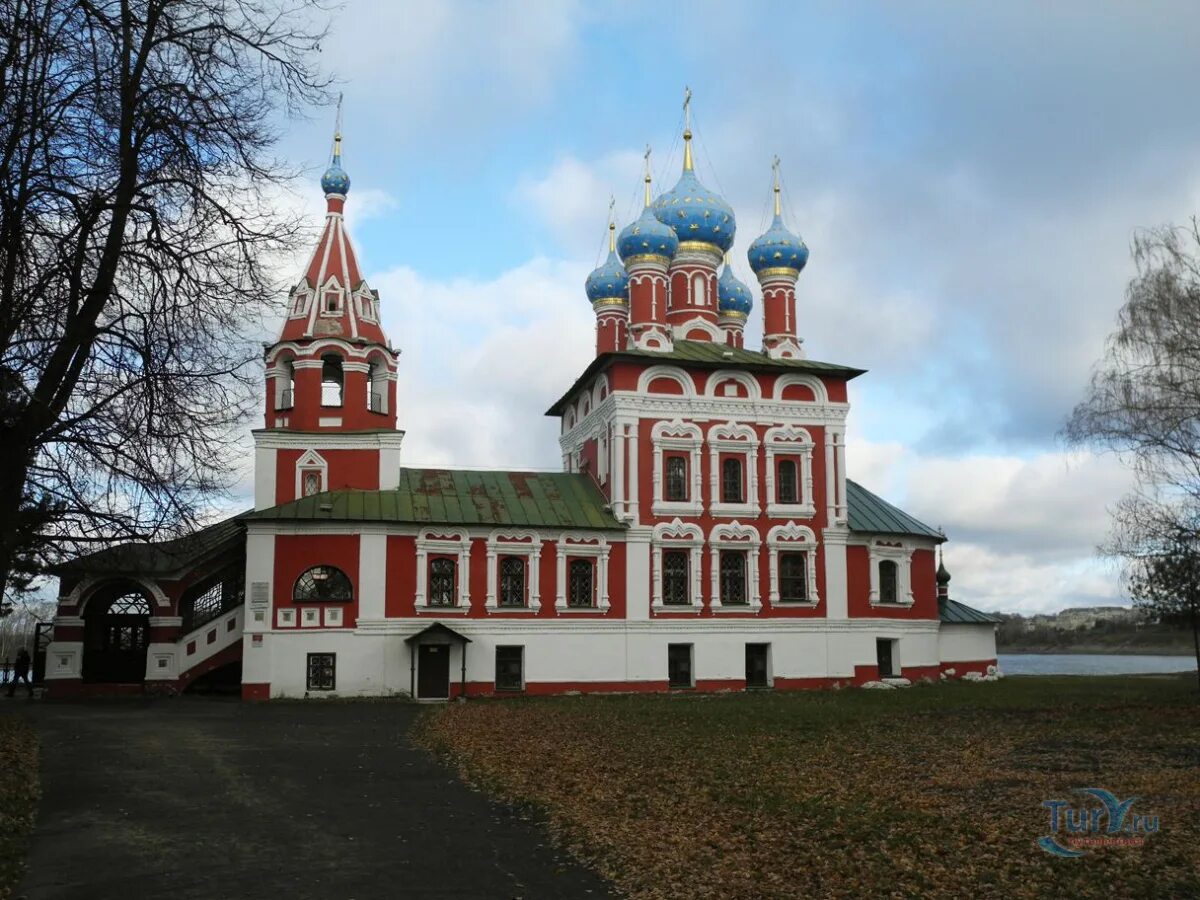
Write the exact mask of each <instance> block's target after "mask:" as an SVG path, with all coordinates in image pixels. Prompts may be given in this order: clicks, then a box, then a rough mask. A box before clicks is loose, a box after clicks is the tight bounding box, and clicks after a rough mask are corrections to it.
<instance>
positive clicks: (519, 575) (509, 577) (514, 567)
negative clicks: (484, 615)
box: [500, 556, 525, 607]
mask: <svg viewBox="0 0 1200 900" xmlns="http://www.w3.org/2000/svg"><path fill="white" fill-rule="evenodd" d="M500 605H501V606H509V607H512V606H524V605H525V560H523V559H521V557H519V556H505V557H504V558H503V559H501V560H500Z"/></svg>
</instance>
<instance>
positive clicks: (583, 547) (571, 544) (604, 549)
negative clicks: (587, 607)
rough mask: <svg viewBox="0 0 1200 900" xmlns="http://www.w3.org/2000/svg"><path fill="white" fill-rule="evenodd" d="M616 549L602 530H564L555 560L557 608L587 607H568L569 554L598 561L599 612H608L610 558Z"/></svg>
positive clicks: (597, 602)
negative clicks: (610, 544) (613, 549)
mask: <svg viewBox="0 0 1200 900" xmlns="http://www.w3.org/2000/svg"><path fill="white" fill-rule="evenodd" d="M611 550H612V548H611V547H610V546H609V543H608V539H607V538H606V537H605V536H604V535H603V534H600V533H599V532H586V531H583V532H570V531H564V532H563V533H562V534H561V535H559V537H558V546H557V557H556V560H555V562H556V563H557V565H556V567H555V569H556V570H555V575H556V579H555V580H556V584H555V597H554V608H555V609H556V610H557V611H558V612H560V613H561V612H565V611H567V610H568V609H580V608H583V607H568V606H567V557H569V556H584V557H591V558H593V559H595V560H596V588H595V590H596V606H595V609H596V610H597V611H599V612H606V611H607V610H608V608H609V601H608V557H609V553H610V551H611Z"/></svg>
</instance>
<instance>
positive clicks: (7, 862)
mask: <svg viewBox="0 0 1200 900" xmlns="http://www.w3.org/2000/svg"><path fill="white" fill-rule="evenodd" d="M37 772H38V741H37V735H36V734H35V733H34V731H33V729H32V728H31V727H30V726H29V723H28V722H26V721H25V720H24V719H22V718H20V717H19V716H16V715H13V714H11V713H5V712H0V900H7V898H8V897H11V896H12V892H13V890H15V889H16V886H17V881H18V880H19V879H20V877H21V872H22V869H23V867H24V863H25V850H26V847H27V845H28V840H29V831H30V829H31V828H32V827H33V813H34V807H35V806H36V804H37V797H38V777H37Z"/></svg>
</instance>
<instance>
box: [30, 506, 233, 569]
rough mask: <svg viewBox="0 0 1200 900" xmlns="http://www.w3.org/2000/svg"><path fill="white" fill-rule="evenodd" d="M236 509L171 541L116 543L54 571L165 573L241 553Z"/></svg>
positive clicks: (66, 563) (58, 567)
mask: <svg viewBox="0 0 1200 900" xmlns="http://www.w3.org/2000/svg"><path fill="white" fill-rule="evenodd" d="M249 513H250V510H247V511H246V512H242V513H238V514H237V515H236V516H231V517H229V518H228V519H224V520H222V521H220V522H217V523H215V524H213V525H209V526H208V527H206V528H201V529H200V530H199V531H196V532H193V533H192V534H189V535H185V536H184V537H181V538H175V539H174V540H170V541H159V542H155V543H151V542H137V543H129V544H118V545H117V546H115V547H108V548H106V549H104V550H97V551H96V552H95V553H89V554H87V555H86V556H80V557H76V558H75V559H73V560H70V561H69V562H65V563H62V564H61V565H59V566H55V567H54V569H53V571H54V573H55V574H61V575H81V574H93V573H96V574H110V575H111V574H122V573H129V574H134V573H136V574H139V575H167V574H170V573H172V572H177V571H179V570H181V569H184V568H187V567H188V566H190V565H193V564H194V563H196V562H199V561H200V560H203V559H206V558H208V557H211V556H215V555H218V554H220V553H240V552H241V549H242V532H243V530H244V519H245V518H246V516H247V515H248V514H249Z"/></svg>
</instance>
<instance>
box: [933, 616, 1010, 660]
mask: <svg viewBox="0 0 1200 900" xmlns="http://www.w3.org/2000/svg"><path fill="white" fill-rule="evenodd" d="M995 658H996V626H995V625H991V624H979V625H948V624H947V625H942V627H941V628H940V629H939V631H938V659H939V660H940V661H941V662H943V663H955V662H979V661H981V660H987V659H995Z"/></svg>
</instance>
